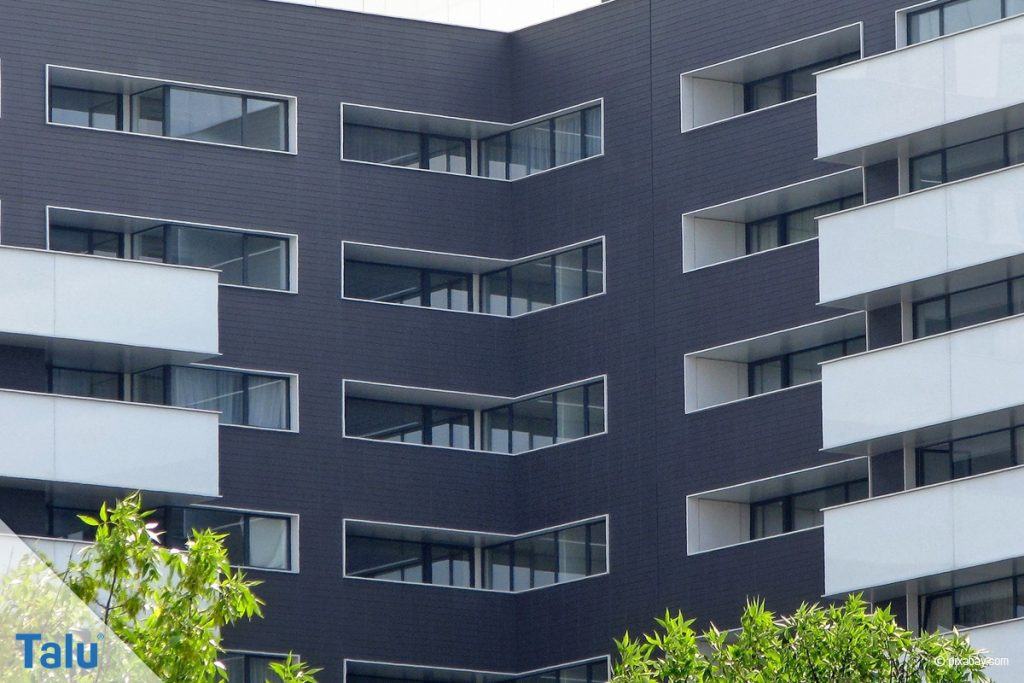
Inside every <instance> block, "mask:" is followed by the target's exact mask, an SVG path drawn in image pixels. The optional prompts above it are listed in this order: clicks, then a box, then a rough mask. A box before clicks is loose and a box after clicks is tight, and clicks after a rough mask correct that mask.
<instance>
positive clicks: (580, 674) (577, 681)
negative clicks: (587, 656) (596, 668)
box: [558, 664, 589, 683]
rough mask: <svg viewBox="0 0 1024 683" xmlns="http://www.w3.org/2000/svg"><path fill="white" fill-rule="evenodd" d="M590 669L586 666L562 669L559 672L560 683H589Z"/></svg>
mask: <svg viewBox="0 0 1024 683" xmlns="http://www.w3.org/2000/svg"><path fill="white" fill-rule="evenodd" d="M588 669H589V667H588V666H587V665H586V664H583V665H581V666H574V667H572V668H571V669H562V670H561V671H559V672H558V680H559V683H587V681H588V679H587V671H588Z"/></svg>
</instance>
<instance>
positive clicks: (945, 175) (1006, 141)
mask: <svg viewBox="0 0 1024 683" xmlns="http://www.w3.org/2000/svg"><path fill="white" fill-rule="evenodd" d="M1021 132H1024V127H1020V128H1011V129H1010V130H1007V131H1003V132H1002V133H996V134H994V135H985V136H983V137H980V138H977V139H974V140H968V141H967V142H961V143H958V144H955V145H950V146H948V147H942V148H941V149H936V150H932V151H931V152H925V153H923V154H917V155H915V156H912V157H910V159H909V160H908V162H907V178H908V181H910V182H913V179H914V165H915V164H916V163H919V162H920V160H921V159H924V158H926V157H931V156H935V155H936V154H938V155H939V159H940V161H939V163H940V165H941V172H942V179H941V180H940V181H939V182H938V183H936V184H934V185H926V186H924V187H918V188H913V187H912V188H910V192H921V191H923V190H929V189H931V188H934V187H939V186H941V185H945V184H946V183H950V182H956V181H960V180H967V179H968V178H977V177H978V176H980V175H984V174H986V173H993V172H995V171H999V170H1002V169H1004V168H1009V167H1011V166H1017V165H1019V164H1021V163H1024V158H1022V160H1021V161H1018V162H1014V163H1011V162H1010V136H1011V135H1012V134H1014V133H1021ZM998 137H1002V142H1003V160H1002V165H1000V166H997V167H996V168H993V169H989V170H987V171H980V172H978V173H975V174H973V175H969V176H964V177H962V178H957V179H956V180H955V181H953V180H950V179H949V165H948V163H947V152H949V150H951V149H957V148H960V147H966V146H967V145H973V144H975V143H978V142H984V141H985V140H991V139H993V138H998Z"/></svg>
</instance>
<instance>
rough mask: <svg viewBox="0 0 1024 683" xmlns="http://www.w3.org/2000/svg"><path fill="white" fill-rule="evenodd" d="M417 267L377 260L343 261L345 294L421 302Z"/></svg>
mask: <svg viewBox="0 0 1024 683" xmlns="http://www.w3.org/2000/svg"><path fill="white" fill-rule="evenodd" d="M420 287H421V281H420V271H419V270H418V269H416V268H405V267H402V266H385V265H382V264H380V263H363V262H361V261H345V296H348V297H352V298H353V299H368V300H369V301H386V302H390V303H399V304H410V305H413V306H419V305H420V301H421V299H420Z"/></svg>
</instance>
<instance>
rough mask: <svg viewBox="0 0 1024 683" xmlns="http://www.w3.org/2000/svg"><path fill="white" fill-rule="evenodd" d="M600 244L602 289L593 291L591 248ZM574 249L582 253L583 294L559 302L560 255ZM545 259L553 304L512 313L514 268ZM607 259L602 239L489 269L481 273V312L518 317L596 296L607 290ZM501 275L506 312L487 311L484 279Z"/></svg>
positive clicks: (581, 275)
mask: <svg viewBox="0 0 1024 683" xmlns="http://www.w3.org/2000/svg"><path fill="white" fill-rule="evenodd" d="M598 245H600V248H601V289H600V291H597V292H591V291H590V277H589V273H590V249H591V247H595V246H598ZM574 251H579V252H580V253H581V256H580V264H581V265H580V277H581V279H582V283H581V285H582V287H581V289H582V292H583V295H582V296H580V297H579V298H576V299H570V300H569V301H563V302H561V303H559V302H557V301H556V298H557V297H556V296H555V295H556V294H557V291H558V257H559V256H562V255H564V254H569V253H572V252H574ZM544 259H550V260H551V275H550V283H551V291H552V304H551V305H550V306H544V307H543V308H535V309H532V310H528V311H523V312H522V313H516V314H515V315H513V314H512V298H513V297H512V269H513V268H516V267H519V266H525V265H528V264H531V263H535V262H537V261H543V260H544ZM606 261H607V259H606V258H605V253H604V242H603V241H601V242H590V243H588V244H583V245H580V246H577V247H573V248H571V249H564V250H562V251H555V252H551V253H548V254H545V255H543V256H538V257H536V258H529V259H526V260H524V261H519V262H516V263H513V264H511V265H508V266H505V267H504V268H498V269H496V270H489V271H487V272H485V273H480V285H479V287H480V294H479V299H480V308H481V311H480V312H481V313H486V314H488V315H497V316H501V317H505V318H518V317H520V316H523V315H527V314H529V313H536V312H537V311H543V310H545V309H548V308H554V307H555V306H562V305H565V304H571V303H575V302H577V301H582V300H583V299H586V298H587V297H591V296H595V295H597V294H602V293H604V291H605V288H604V275H605V268H606V265H605V262H606ZM501 275H503V276H504V280H505V292H506V293H505V312H504V313H496V312H494V311H491V310H486V311H485V310H483V307H484V306H485V305H487V306H488V308H489V304H486V303H485V302H487V301H488V298H487V297H485V296H484V292H483V290H484V280H485V279H486V278H489V277H492V276H501Z"/></svg>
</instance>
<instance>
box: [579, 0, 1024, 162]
mask: <svg viewBox="0 0 1024 683" xmlns="http://www.w3.org/2000/svg"><path fill="white" fill-rule="evenodd" d="M1021 2H1024V0H1021ZM601 118H602V114H601V107H591V108H590V109H584V110H583V129H584V131H583V147H584V149H583V156H584V158H585V157H592V156H594V155H595V154H600V153H601V152H603V151H604V149H603V147H602V144H601V143H602V135H603V134H604V131H603V130H602V121H601Z"/></svg>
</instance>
